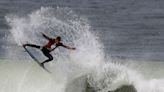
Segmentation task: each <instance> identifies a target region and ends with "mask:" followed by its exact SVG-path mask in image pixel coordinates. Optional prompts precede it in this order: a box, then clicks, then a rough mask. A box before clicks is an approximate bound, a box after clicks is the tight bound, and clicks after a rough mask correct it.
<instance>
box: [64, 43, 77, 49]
mask: <svg viewBox="0 0 164 92" xmlns="http://www.w3.org/2000/svg"><path fill="white" fill-rule="evenodd" d="M61 46H62V47H64V48H66V49H70V50H76V48H74V47H69V46H66V45H64V44H62V45H61Z"/></svg>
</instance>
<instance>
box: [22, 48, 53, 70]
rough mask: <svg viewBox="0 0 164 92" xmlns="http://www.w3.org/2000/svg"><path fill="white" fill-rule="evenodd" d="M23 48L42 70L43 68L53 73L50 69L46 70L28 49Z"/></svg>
mask: <svg viewBox="0 0 164 92" xmlns="http://www.w3.org/2000/svg"><path fill="white" fill-rule="evenodd" d="M23 48H24V49H25V51H26V52H27V53H28V54H29V56H30V57H31V58H32V59H33V60H34V61H35V62H36V63H37V64H38V65H39V66H40V67H41V68H43V69H44V70H45V71H47V72H49V73H51V72H50V71H49V70H48V69H46V68H45V67H43V66H42V65H41V64H40V62H39V60H38V59H37V58H36V57H35V56H34V55H33V54H32V53H31V52H30V51H29V50H28V49H27V48H26V47H24V46H23Z"/></svg>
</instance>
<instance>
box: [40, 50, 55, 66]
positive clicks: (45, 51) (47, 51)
mask: <svg viewBox="0 0 164 92" xmlns="http://www.w3.org/2000/svg"><path fill="white" fill-rule="evenodd" d="M42 52H43V54H44V55H45V56H46V57H48V59H47V60H45V61H44V62H42V63H41V65H42V66H43V67H44V63H47V62H50V61H52V60H53V57H52V55H51V54H50V52H49V50H48V49H47V48H42Z"/></svg>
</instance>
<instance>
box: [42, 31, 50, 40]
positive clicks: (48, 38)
mask: <svg viewBox="0 0 164 92" xmlns="http://www.w3.org/2000/svg"><path fill="white" fill-rule="evenodd" d="M41 34H42V36H43V37H44V38H46V39H47V40H50V39H51V38H50V37H48V36H46V35H45V34H44V33H42V32H41Z"/></svg>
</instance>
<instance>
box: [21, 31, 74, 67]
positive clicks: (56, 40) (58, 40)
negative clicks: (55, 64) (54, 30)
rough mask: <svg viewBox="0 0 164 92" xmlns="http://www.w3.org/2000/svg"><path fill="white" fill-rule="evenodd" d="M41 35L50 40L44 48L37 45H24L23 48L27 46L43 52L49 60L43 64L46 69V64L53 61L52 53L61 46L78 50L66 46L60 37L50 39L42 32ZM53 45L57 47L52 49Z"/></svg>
mask: <svg viewBox="0 0 164 92" xmlns="http://www.w3.org/2000/svg"><path fill="white" fill-rule="evenodd" d="M41 34H42V36H43V37H44V38H46V39H47V40H48V43H47V44H45V45H44V46H39V45H35V44H24V45H23V46H24V47H26V46H30V47H34V48H37V49H40V50H41V51H42V53H43V54H44V55H45V56H46V57H47V58H48V59H47V60H45V61H44V62H42V63H41V66H42V67H44V64H45V63H47V62H50V61H52V60H53V56H52V55H51V54H50V52H51V51H53V50H55V49H56V48H57V47H59V46H61V47H64V48H67V49H71V50H75V49H76V48H72V47H69V46H66V45H64V44H63V43H62V42H61V37H60V36H57V37H56V38H50V37H48V36H46V35H45V34H44V33H42V32H41ZM52 45H55V47H54V48H51V46H52Z"/></svg>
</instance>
